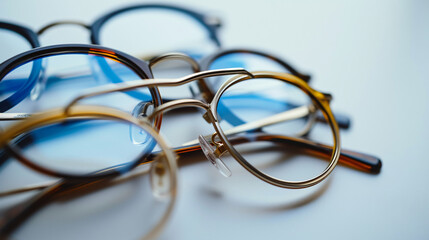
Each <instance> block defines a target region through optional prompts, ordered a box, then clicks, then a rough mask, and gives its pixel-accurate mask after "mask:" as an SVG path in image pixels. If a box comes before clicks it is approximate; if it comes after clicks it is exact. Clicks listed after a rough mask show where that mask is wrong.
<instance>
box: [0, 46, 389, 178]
mask: <svg viewBox="0 0 429 240" xmlns="http://www.w3.org/2000/svg"><path fill="white" fill-rule="evenodd" d="M75 57H82V59H83V60H84V61H87V58H89V61H88V62H89V64H88V65H89V67H88V66H87V68H89V72H90V73H91V74H89V75H88V76H87V78H81V77H79V78H77V79H74V78H73V77H70V80H72V81H70V85H66V86H65V88H64V89H55V90H54V91H50V92H51V93H52V94H53V95H52V96H47V97H46V103H47V104H42V106H44V107H46V108H49V107H53V106H61V105H62V104H65V103H67V102H68V101H70V100H71V99H73V98H74V96H75V95H76V93H78V92H80V91H81V90H82V88H81V87H78V90H79V91H75V92H74V93H73V94H71V95H69V96H66V94H69V92H71V91H72V90H74V88H71V87H72V86H76V84H77V80H79V81H81V80H83V81H82V82H83V83H82V84H84V86H85V88H87V87H89V86H92V85H95V86H97V85H100V84H99V83H98V82H97V81H101V82H106V81H107V82H111V81H112V79H116V82H124V81H128V80H134V79H145V78H150V76H151V75H150V70H149V67H148V65H147V63H144V62H142V61H140V60H138V59H135V58H133V57H131V56H129V55H126V54H124V53H121V52H118V51H114V50H112V49H108V48H103V47H95V46H91V45H59V46H51V47H42V48H38V49H35V50H32V51H29V52H27V53H24V54H21V55H19V56H16V57H15V58H12V59H10V60H8V61H6V62H5V63H3V64H2V65H0V79H1V80H0V89H1V86H7V87H4V88H3V89H5V88H11V87H10V86H15V85H17V86H19V83H20V84H22V81H18V80H19V79H30V80H29V81H28V82H30V83H25V84H23V86H19V87H17V89H18V91H16V92H15V93H13V94H12V95H10V96H9V95H7V91H3V92H5V93H6V97H5V98H3V99H2V101H1V104H4V105H6V106H8V107H9V108H11V107H13V106H16V105H13V104H12V103H13V102H17V100H15V99H16V98H18V97H20V98H23V97H22V95H24V96H25V95H27V94H22V92H30V91H32V90H30V89H34V85H35V84H36V83H35V82H36V81H35V80H31V79H33V78H35V77H31V76H38V74H39V72H38V70H37V69H36V70H34V69H35V67H34V66H40V64H41V63H39V62H41V61H44V59H48V58H49V59H51V58H52V60H55V61H53V62H58V60H59V59H63V58H64V59H65V60H64V61H62V62H61V64H59V65H60V66H62V67H64V65H65V69H75V68H73V64H74V63H75V62H78V63H80V62H82V59H79V58H78V59H75ZM53 58H56V59H53ZM91 58H92V59H91ZM91 62H95V63H96V64H95V66H102V68H103V71H99V70H97V69H95V70H94V69H91V67H90V66H91ZM70 63H72V64H71V65H70ZM38 64H39V65H38ZM67 64H68V65H67ZM112 66H114V67H112ZM20 69H24V71H23V72H24V73H25V74H23V76H18V75H19V74H21V73H22V71H20ZM17 70H19V71H17ZM54 76H55V75H54ZM218 76H219V75H218ZM8 77H10V78H9V79H10V80H11V82H18V83H13V84H12V83H8ZM197 80H202V78H197ZM88 82H89V86H87V85H86V84H88ZM94 82H95V84H94ZM292 89H293V88H292ZM298 92H300V91H298ZM111 95H112V94H111ZM239 96H240V97H236V98H232V97H231V98H230V100H229V103H231V102H235V103H238V104H240V103H241V102H243V101H242V100H244V99H246V100H249V99H250V100H252V101H254V103H255V106H259V107H258V108H260V107H261V104H265V106H263V108H264V109H267V110H268V109H270V108H271V107H272V106H273V108H272V111H274V112H275V111H278V109H282V108H283V110H284V109H290V108H292V107H293V108H296V107H297V106H294V105H293V104H292V103H293V100H288V101H287V104H283V106H282V101H283V103H284V102H285V101H284V100H280V101H278V100H276V99H272V98H267V97H258V95H255V94H254V93H252V94H248V95H239ZM304 96H306V95H304ZM112 97H114V98H112ZM231 99H232V100H231ZM61 100H62V101H63V102H61ZM100 101H101V102H102V103H104V104H106V103H107V104H108V105H109V106H115V107H117V108H120V109H122V110H125V111H128V112H133V113H134V115H135V116H137V117H138V116H139V115H140V114H141V111H142V110H144V109H145V108H149V109H150V108H156V107H158V106H159V105H160V104H161V101H162V100H161V96H160V93H159V91H158V88H157V87H150V88H145V89H142V88H140V89H138V90H132V91H128V92H126V93H125V94H119V95H118V96H107V95H106V96H104V98H102V99H100ZM142 102H143V103H150V104H142ZM291 104H292V105H291ZM34 105H37V106H40V103H37V104H31V102H30V103H29V104H21V106H22V108H23V109H25V110H30V111H29V112H35V111H38V110H40V108H36V109H29V106H30V107H32V106H34ZM267 106H269V107H267ZM279 106H280V108H279ZM229 108H231V109H233V108H234V106H229V107H222V108H220V109H221V110H222V111H223V112H224V114H223V116H222V118H223V119H224V120H226V122H229V124H231V126H238V125H241V124H242V123H247V122H250V121H249V120H248V119H246V118H243V117H239V115H237V113H232V111H231V110H228V109H229ZM235 108H242V107H240V106H235ZM14 109H18V110H19V109H20V106H16V107H15V108H14ZM131 109H133V110H131ZM27 112H28V111H27ZM313 112H317V111H313ZM304 115H305V114H304ZM27 116H28V114H27V113H1V114H0V118H2V119H3V120H5V119H6V120H7V119H23V118H26V117H27ZM160 119H161V116H158V118H156V119H154V122H153V124H154V126H155V128H157V129H159V128H160V125H161V120H160ZM303 119H304V121H301V124H303V125H302V126H304V125H305V126H306V127H305V128H302V129H305V130H307V131H308V130H309V126H311V124H310V123H313V122H314V121H313V120H314V114H307V115H305V118H303ZM312 119H313V120H312ZM304 123H305V124H304ZM302 126H301V127H302ZM130 132H131V136H132V137H133V139H138V138H139V135H138V134H133V133H134V131H132V130H131V131H130ZM136 141H137V142H138V141H139V140H136ZM178 151H180V150H178ZM345 153H347V155H348V157H347V158H348V159H347V160H345V162H346V163H349V164H351V165H352V166H355V167H358V168H359V169H361V170H364V171H367V172H378V171H379V170H380V167H381V164H380V161H379V159H377V158H374V157H372V156H369V155H362V154H358V153H354V152H351V151H350V152H345ZM344 157H345V156H344Z"/></svg>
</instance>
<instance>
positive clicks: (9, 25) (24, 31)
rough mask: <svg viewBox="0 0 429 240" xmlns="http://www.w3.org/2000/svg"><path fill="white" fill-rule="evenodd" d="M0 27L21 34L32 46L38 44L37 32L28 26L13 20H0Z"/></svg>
mask: <svg viewBox="0 0 429 240" xmlns="http://www.w3.org/2000/svg"><path fill="white" fill-rule="evenodd" d="M0 29H6V30H9V31H11V32H14V33H16V34H18V35H21V37H23V38H25V39H26V40H27V41H28V43H29V44H30V46H31V47H32V48H36V47H39V46H40V42H39V38H38V37H37V34H36V33H35V32H34V31H33V30H31V29H30V28H28V27H25V26H23V25H20V24H17V23H13V22H6V21H0Z"/></svg>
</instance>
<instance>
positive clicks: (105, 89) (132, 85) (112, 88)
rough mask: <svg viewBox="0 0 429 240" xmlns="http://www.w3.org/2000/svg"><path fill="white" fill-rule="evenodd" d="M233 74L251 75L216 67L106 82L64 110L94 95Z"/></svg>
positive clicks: (90, 90)
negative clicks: (175, 75)
mask: <svg viewBox="0 0 429 240" xmlns="http://www.w3.org/2000/svg"><path fill="white" fill-rule="evenodd" d="M234 74H245V75H249V76H253V75H252V74H251V73H249V72H248V71H246V70H245V69H243V68H229V69H216V70H207V71H202V72H198V73H194V74H190V75H188V76H186V77H182V78H178V79H147V80H144V81H142V80H135V81H129V82H123V83H116V84H108V85H104V86H100V87H95V88H92V89H89V90H87V93H85V94H82V95H80V96H78V97H76V98H75V99H73V100H72V101H71V102H70V103H69V104H68V105H67V106H66V107H65V108H64V111H65V113H67V112H68V111H69V110H70V108H71V107H72V106H73V105H74V104H76V103H77V102H79V101H80V100H82V99H85V98H90V97H95V96H99V95H103V94H108V93H114V92H125V91H130V90H134V89H137V88H142V87H164V86H180V85H183V84H186V83H189V82H192V81H195V80H198V79H201V78H206V77H214V76H223V75H234Z"/></svg>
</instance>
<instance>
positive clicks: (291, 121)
mask: <svg viewBox="0 0 429 240" xmlns="http://www.w3.org/2000/svg"><path fill="white" fill-rule="evenodd" d="M314 110H315V106H314V105H313V103H312V100H311V99H310V97H309V96H308V95H307V94H306V93H305V92H304V91H302V90H301V89H299V88H298V87H296V86H294V85H292V84H290V83H287V82H284V81H280V80H275V79H260V78H259V79H249V80H246V81H242V82H239V83H237V84H234V85H232V86H231V87H230V88H228V89H227V90H226V91H225V92H224V93H223V94H222V96H221V97H220V100H219V102H218V105H217V114H218V117H219V118H220V119H221V123H220V125H221V128H222V130H223V132H224V133H225V134H226V135H228V137H227V138H228V141H229V142H230V143H231V144H233V146H234V148H235V149H236V151H238V153H240V154H241V155H242V156H243V157H244V159H245V160H246V161H248V162H249V163H251V164H252V165H253V166H254V167H256V168H257V169H259V170H260V171H262V172H264V173H265V174H268V175H270V176H272V177H275V178H278V179H282V180H285V181H304V180H307V179H311V178H314V177H316V176H318V175H319V174H321V173H322V172H323V171H324V170H325V168H326V167H327V166H328V163H329V160H330V154H331V153H332V151H330V152H329V153H328V154H327V155H324V156H320V154H318V153H317V152H315V151H313V150H312V148H310V147H309V146H308V144H305V143H300V142H296V141H294V140H293V139H296V138H298V139H299V137H301V135H302V134H304V133H306V130H307V129H308V127H309V123H310V122H309V121H310V120H311V117H309V116H311V114H312V113H313V112H314ZM237 129H240V131H238V133H237ZM328 134H331V136H332V133H329V132H328ZM323 135H325V136H326V133H325V134H323ZM328 136H329V135H328ZM312 140H316V141H317V138H316V139H314V138H313V137H312ZM332 142H333V138H332V137H331V138H330V140H329V141H328V142H327V144H328V145H331V146H332ZM228 158H232V157H231V156H228V153H227V154H225V155H224V156H222V159H224V160H225V161H227V159H228ZM321 159H325V161H323V160H321ZM227 165H228V163H227ZM232 174H233V175H234V172H233V173H232Z"/></svg>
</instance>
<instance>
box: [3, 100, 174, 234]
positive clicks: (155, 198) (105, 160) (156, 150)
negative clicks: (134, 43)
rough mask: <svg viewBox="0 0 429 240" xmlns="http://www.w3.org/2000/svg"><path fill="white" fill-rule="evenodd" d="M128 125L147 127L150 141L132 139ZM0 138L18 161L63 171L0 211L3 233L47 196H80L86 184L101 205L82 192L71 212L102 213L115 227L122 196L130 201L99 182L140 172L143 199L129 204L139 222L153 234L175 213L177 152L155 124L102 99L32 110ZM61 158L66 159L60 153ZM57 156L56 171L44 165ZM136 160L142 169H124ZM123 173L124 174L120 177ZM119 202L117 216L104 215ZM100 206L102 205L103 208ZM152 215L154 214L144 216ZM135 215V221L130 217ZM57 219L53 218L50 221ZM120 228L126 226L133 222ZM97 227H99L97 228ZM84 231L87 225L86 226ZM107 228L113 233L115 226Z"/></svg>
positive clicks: (128, 177) (101, 220)
mask: <svg viewBox="0 0 429 240" xmlns="http://www.w3.org/2000/svg"><path fill="white" fill-rule="evenodd" d="M129 125H133V126H134V128H138V129H139V130H140V132H142V133H143V132H144V134H145V135H146V140H147V141H146V142H145V144H139V145H136V144H133V143H132V142H131V141H130V139H129V136H128V132H127V131H126V130H127V129H128V128H129ZM107 136H108V137H107ZM29 138H31V142H29V141H28V140H29ZM13 139H14V140H13ZM22 139H26V140H27V145H26V147H25V148H21V147H20V144H19V143H18V144H16V142H15V141H17V142H19V141H20V140H22ZM0 142H1V143H0V145H1V146H2V147H4V148H5V150H6V151H7V153H8V154H10V155H11V156H13V157H15V158H16V159H18V160H19V161H20V162H22V163H24V164H26V165H30V166H32V167H33V168H35V169H36V170H38V171H39V172H43V173H45V174H48V175H51V176H58V177H62V178H63V180H60V181H58V182H57V183H55V184H53V185H51V186H50V187H49V188H46V189H44V190H43V191H42V192H40V193H38V194H37V195H36V196H35V197H32V198H31V201H29V202H26V203H25V204H24V205H23V206H19V208H17V207H14V208H13V210H11V211H8V212H6V213H5V214H3V215H2V217H1V219H0V222H2V226H1V228H0V236H1V238H6V237H9V236H10V235H11V234H12V233H13V232H14V231H15V230H16V229H17V228H18V227H19V226H20V225H21V224H22V223H23V222H24V221H25V220H26V219H27V218H28V217H30V216H31V215H32V214H33V213H35V212H36V211H38V210H40V209H41V208H42V207H44V206H45V205H47V204H48V203H50V202H52V201H56V200H57V199H58V198H59V197H60V198H64V196H66V197H69V195H71V194H72V196H73V197H76V196H74V195H76V192H77V195H78V196H80V195H82V192H83V193H84V194H83V196H84V195H85V194H87V192H88V189H89V190H90V191H91V192H94V191H97V194H95V195H96V196H97V197H98V198H97V197H95V198H96V199H99V201H100V202H99V204H97V206H98V208H99V209H94V206H91V208H92V209H91V211H88V212H85V210H84V209H85V207H84V206H85V204H88V203H86V202H85V200H79V201H78V203H77V204H78V206H75V207H74V208H73V209H74V214H73V215H74V218H73V219H76V218H77V217H78V216H80V217H82V218H85V217H90V218H91V219H97V218H99V219H98V220H97V223H99V224H105V225H103V226H104V227H108V226H109V225H112V224H114V226H115V227H114V228H113V229H116V228H117V227H118V223H117V222H118V218H117V217H118V216H117V214H118V212H117V211H118V209H120V210H121V211H125V210H124V209H126V208H124V206H123V204H125V205H129V204H131V203H132V202H131V201H130V197H128V196H126V195H123V197H121V199H117V197H115V195H111V194H112V193H110V195H107V196H108V197H107V198H104V199H100V196H101V197H103V196H104V197H106V194H109V193H105V192H106V190H105V191H102V192H101V193H100V189H102V190H103V189H105V188H106V187H109V186H110V185H117V184H118V183H121V182H124V181H129V180H131V179H135V178H136V176H139V181H138V182H139V183H138V184H137V185H136V187H137V188H138V190H132V191H133V192H134V191H135V192H136V193H139V194H143V196H140V197H141V198H140V199H138V201H137V202H140V203H141V204H137V205H138V207H136V208H135V209H132V212H135V213H136V214H137V213H138V214H140V215H141V216H146V217H144V220H143V224H142V222H140V224H139V225H141V226H140V227H139V232H140V234H141V235H143V236H150V237H154V236H156V235H157V234H159V232H160V230H161V229H162V227H163V226H164V225H165V223H166V220H167V219H168V217H169V215H170V214H171V211H172V209H173V205H174V203H175V198H176V197H175V196H176V188H177V183H176V178H177V177H176V171H177V169H176V162H175V160H176V159H175V155H174V153H173V152H172V151H171V150H170V149H169V148H168V147H167V145H166V143H165V142H164V141H163V140H162V138H160V137H159V135H158V133H157V132H156V131H155V130H154V129H153V128H152V127H151V126H149V125H148V124H146V123H144V122H142V121H139V120H138V119H136V118H133V117H131V116H130V115H129V114H126V113H124V112H121V111H118V110H115V109H110V108H105V107H88V106H77V108H73V110H72V111H68V112H67V114H65V112H64V110H63V109H55V110H51V111H48V112H45V113H43V114H40V115H37V116H33V117H32V118H29V119H27V120H26V121H22V122H20V123H19V124H17V125H16V126H15V127H12V128H9V129H8V130H7V131H5V132H3V133H2V135H1V140H0ZM77 152H79V153H82V154H83V155H80V154H78V155H80V156H77V155H76V154H75V153H77ZM59 159H61V160H60V161H58V160H59ZM54 162H56V164H54V165H55V166H56V167H57V169H58V170H59V171H58V172H54V171H52V168H50V169H48V168H47V167H45V166H46V165H51V166H52V163H54ZM148 163H150V164H148ZM138 165H140V166H139V167H138V169H137V170H138V171H137V172H131V173H130V174H128V175H127V173H129V172H130V171H131V170H133V169H134V168H135V167H137V166H138ZM64 168H66V169H67V171H68V172H69V174H66V173H64V172H65V171H66V170H64ZM118 176H124V177H121V178H118ZM134 184H136V183H134ZM111 188H113V187H110V188H108V191H107V192H109V191H110V192H112V191H113V192H114V190H110V189H111ZM148 191H149V192H148ZM113 194H114V193H113ZM116 194H118V193H116ZM122 194H123V193H122ZM93 195H94V194H93V193H92V195H91V199H93V198H94V196H93ZM115 198H116V199H115ZM79 199H81V198H79ZM110 199H111V200H112V201H110ZM66 202H67V201H66ZM120 202H123V203H122V205H120V206H122V207H120V208H118V207H117V206H118V204H119V203H120ZM89 204H91V201H90V202H89ZM62 205H64V204H62ZM66 206H67V205H66ZM102 206H104V207H102ZM61 207H64V206H61ZM114 209H116V211H114V213H115V214H116V215H114V216H115V217H113V218H111V219H106V216H107V215H106V213H105V212H104V211H107V212H109V211H113V210H114ZM101 212H103V214H102V215H101V214H100V213H101ZM130 215H133V216H134V215H135V214H130ZM148 215H150V217H147V216H148ZM129 217H132V216H127V219H129ZM134 217H136V216H134ZM115 219H117V220H115ZM123 221H124V219H120V225H124V223H123ZM130 221H131V222H132V220H130ZM60 222H61V221H60ZM115 222H116V223H115ZM58 224H59V223H56V222H54V223H52V225H51V227H54V226H56V225H58ZM91 224H93V223H91ZM80 225H82V224H80ZM123 229H124V230H125V231H126V229H128V228H127V227H124V228H123ZM74 230H75V231H74V233H73V235H74V236H77V233H78V232H80V231H77V230H78V229H77V230H76V229H74ZM94 230H97V231H98V229H94ZM128 230H129V229H128ZM41 231H43V230H42V229H38V230H37V234H40V232H41ZM30 232H31V231H30ZM84 232H85V234H88V233H90V231H89V229H87V228H86V230H85V231H84ZM104 232H105V233H111V232H112V231H110V230H107V231H104ZM126 233H127V232H125V233H122V234H126ZM25 234H26V233H25V231H24V234H23V235H24V236H25ZM37 234H35V233H32V236H33V237H34V236H37ZM52 234H54V233H50V234H49V237H53V235H52ZM102 234H103V233H97V236H102ZM115 234H118V233H115ZM21 235H22V233H21ZM60 237H61V236H59V238H60ZM24 238H25V237H24Z"/></svg>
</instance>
